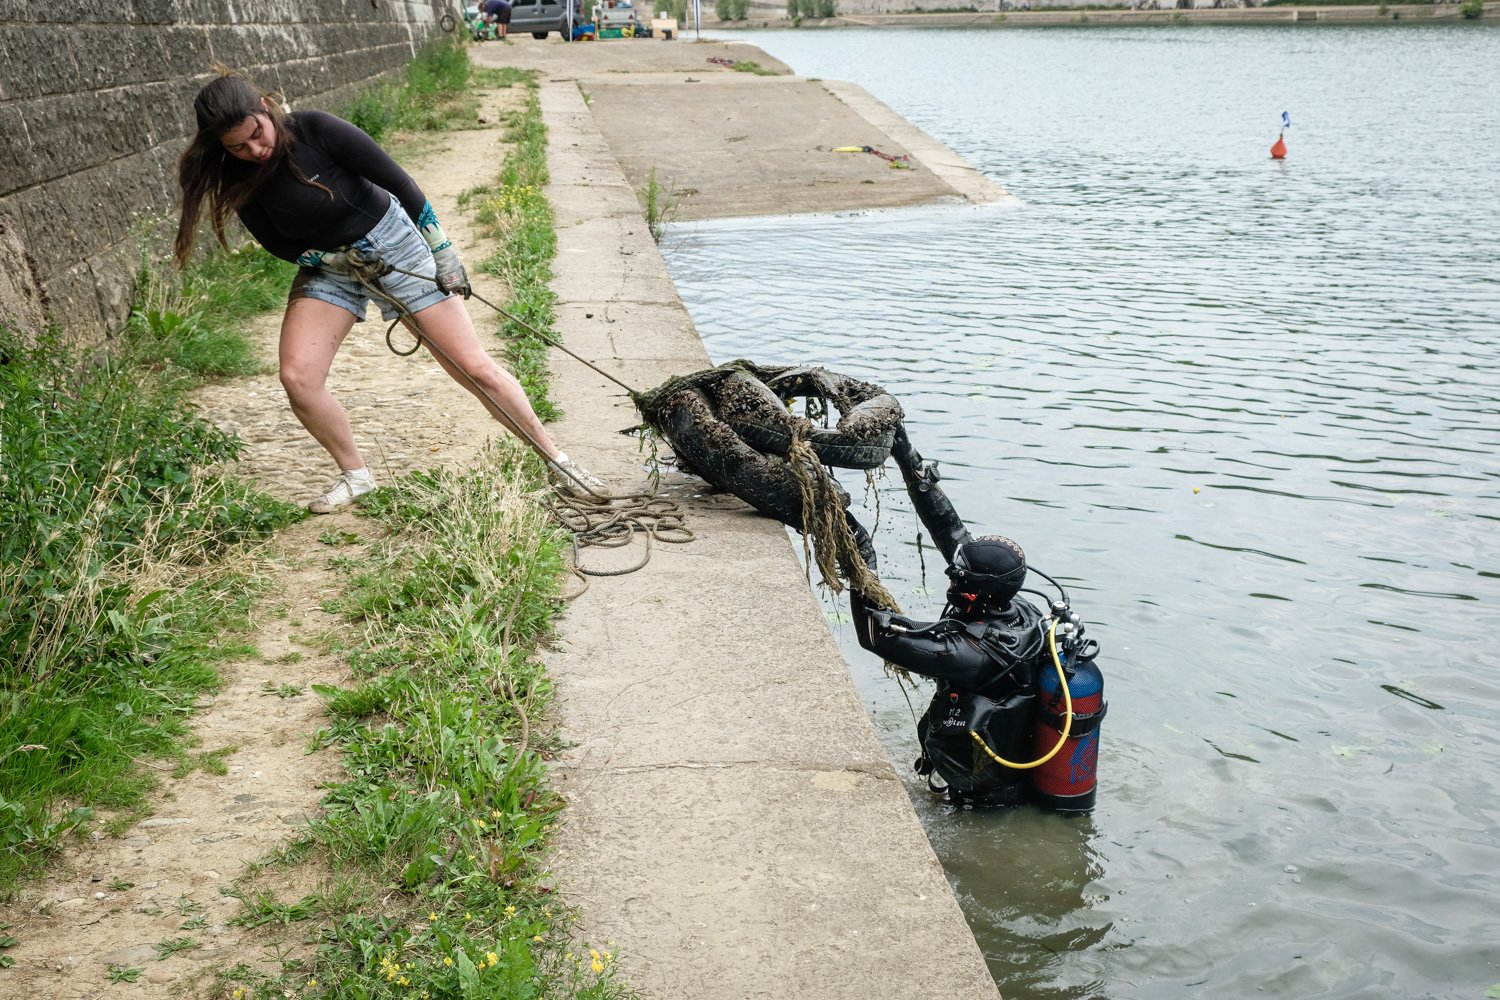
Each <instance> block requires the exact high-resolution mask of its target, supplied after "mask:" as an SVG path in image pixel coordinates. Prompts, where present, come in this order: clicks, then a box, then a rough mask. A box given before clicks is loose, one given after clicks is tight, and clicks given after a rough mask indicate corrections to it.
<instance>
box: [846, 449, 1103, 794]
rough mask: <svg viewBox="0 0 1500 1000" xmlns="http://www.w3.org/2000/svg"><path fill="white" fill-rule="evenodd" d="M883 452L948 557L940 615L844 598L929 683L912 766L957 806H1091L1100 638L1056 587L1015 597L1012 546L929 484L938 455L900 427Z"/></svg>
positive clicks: (867, 643)
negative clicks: (917, 615)
mask: <svg viewBox="0 0 1500 1000" xmlns="http://www.w3.org/2000/svg"><path fill="white" fill-rule="evenodd" d="M891 452H892V456H893V457H894V458H895V459H896V464H897V465H898V466H899V467H900V469H901V474H902V478H903V479H905V481H906V488H907V492H908V493H909V494H910V495H911V498H912V503H913V506H914V507H915V508H916V510H917V515H918V517H919V518H920V519H921V521H922V524H923V525H924V526H925V527H926V529H927V531H928V534H929V535H930V536H931V537H932V540H933V542H934V543H935V544H936V545H937V546H938V548H939V549H940V550H941V551H942V553H943V556H944V558H945V559H946V560H947V562H948V567H947V570H946V572H947V575H948V579H949V587H948V594H947V605H946V606H945V607H944V609H943V613H942V617H941V618H939V619H938V620H937V621H934V622H919V621H914V620H912V619H910V618H906V617H903V616H902V615H898V614H895V613H894V612H892V611H890V610H888V609H884V608H880V607H876V606H875V605H873V604H872V603H871V602H870V601H869V600H868V599H867V598H866V597H864V595H862V594H860V593H859V592H858V591H857V590H855V589H853V588H851V589H850V592H849V593H850V598H849V603H850V608H851V610H852V611H853V614H854V627H855V630H856V632H857V633H858V636H859V642H860V645H861V646H863V647H864V648H866V649H868V650H870V651H871V652H873V653H876V654H877V655H879V656H881V657H883V658H885V659H886V660H887V661H889V662H890V663H893V664H895V665H896V666H899V667H901V668H903V669H905V670H907V671H910V672H911V673H915V674H921V675H922V676H924V677H929V678H932V679H933V680H935V681H936V682H937V690H936V692H935V693H934V695H933V698H932V702H931V704H930V705H929V706H928V708H927V712H926V713H925V714H924V715H923V716H922V719H921V721H920V722H919V723H918V724H917V737H918V740H919V741H920V743H921V746H922V756H921V757H919V758H918V760H917V762H916V769H917V771H918V773H920V774H923V775H925V776H927V782H928V787H929V788H931V789H933V790H934V791H946V792H947V795H948V797H949V799H950V800H951V801H953V802H954V803H956V804H959V805H965V806H1014V805H1019V804H1021V803H1022V802H1026V801H1039V802H1040V803H1041V804H1043V805H1044V806H1046V807H1048V808H1051V809H1053V810H1054V811H1057V812H1060V813H1066V814H1081V813H1087V812H1089V811H1091V810H1092V809H1093V805H1094V794H1095V766H1096V763H1097V758H1098V746H1099V742H1098V741H1099V722H1100V720H1101V719H1102V718H1103V716H1104V704H1103V680H1102V677H1101V676H1100V675H1099V671H1098V668H1097V667H1096V666H1095V665H1094V663H1093V655H1094V653H1095V652H1096V651H1097V648H1098V647H1097V645H1096V644H1095V643H1093V642H1092V641H1088V642H1084V641H1083V640H1082V624H1081V622H1079V620H1078V618H1077V616H1076V615H1073V614H1072V613H1071V612H1070V611H1069V609H1068V605H1067V599H1066V595H1065V594H1064V596H1063V599H1062V600H1060V601H1058V602H1056V603H1054V604H1053V605H1052V606H1051V608H1050V613H1046V614H1044V613H1043V612H1041V611H1039V610H1038V609H1037V608H1036V607H1034V606H1033V605H1032V604H1030V603H1029V602H1028V601H1026V600H1025V599H1024V598H1022V597H1020V596H1019V594H1020V590H1021V588H1022V586H1023V585H1024V583H1025V581H1026V575H1027V566H1026V555H1025V553H1024V552H1022V550H1021V547H1020V545H1018V544H1016V543H1015V542H1014V541H1012V540H1011V539H1009V538H1005V537H1003V536H1000V535H981V536H974V535H971V534H970V533H969V530H968V529H967V528H966V527H965V526H964V524H963V521H962V519H961V518H960V517H959V516H958V512H957V511H955V510H954V509H953V505H952V504H951V503H950V502H949V501H948V498H947V496H946V495H944V493H943V491H942V490H941V489H939V488H938V486H937V482H938V475H937V469H936V466H935V464H934V463H931V462H924V461H922V459H921V456H919V455H918V454H917V453H916V451H915V449H913V448H912V446H911V444H910V442H909V441H908V440H907V438H906V434H905V431H904V430H902V431H898V433H897V437H896V442H895V445H894V446H893V447H892V449H891ZM1043 575H1044V574H1043ZM1049 579H1050V578H1049ZM1055 633H1057V634H1055ZM1059 643H1061V652H1060V653H1059V646H1058V644H1059ZM1054 656H1056V657H1057V658H1056V660H1055V661H1054ZM1054 664H1055V667H1056V670H1057V674H1056V675H1054V674H1053V673H1052V670H1053V668H1054ZM1064 676H1066V678H1067V680H1066V683H1060V681H1061V680H1062V678H1063V677H1064ZM1070 688H1071V690H1070ZM938 779H941V781H942V784H938Z"/></svg>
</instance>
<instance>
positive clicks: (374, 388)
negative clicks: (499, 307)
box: [0, 90, 524, 1000]
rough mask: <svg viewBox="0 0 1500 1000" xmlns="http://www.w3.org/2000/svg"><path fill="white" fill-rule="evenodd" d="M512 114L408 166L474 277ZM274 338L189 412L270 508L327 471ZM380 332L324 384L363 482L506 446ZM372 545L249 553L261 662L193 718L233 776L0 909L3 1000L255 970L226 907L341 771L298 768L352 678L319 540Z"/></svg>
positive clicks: (494, 96)
mask: <svg viewBox="0 0 1500 1000" xmlns="http://www.w3.org/2000/svg"><path fill="white" fill-rule="evenodd" d="M523 99H524V95H523V94H522V93H521V92H520V91H517V90H502V91H496V92H493V93H487V94H485V95H484V101H483V108H484V110H483V112H482V115H483V118H484V119H485V121H486V122H487V127H482V128H480V129H476V130H472V131H462V132H452V133H445V134H443V135H441V136H438V137H436V138H433V137H424V138H422V139H421V140H420V141H419V145H414V146H413V148H412V150H411V154H410V155H409V156H407V157H406V165H407V166H408V168H409V169H410V171H411V172H412V174H413V176H414V177H416V179H417V181H418V183H419V184H421V185H422V188H423V190H424V192H425V193H426V194H427V196H428V198H429V199H431V201H432V203H433V206H434V207H435V208H436V209H437V212H438V217H439V218H440V219H442V220H443V224H444V228H445V229H447V231H448V233H449V235H450V236H452V237H453V239H454V241H455V242H456V243H457V244H458V245H459V246H460V247H462V248H463V251H464V257H465V259H466V260H467V261H470V262H477V261H478V260H480V259H482V258H483V257H484V256H486V255H487V254H488V253H489V252H490V248H489V247H488V246H485V245H484V244H483V243H482V242H481V241H479V240H478V239H476V238H475V236H474V234H473V232H472V229H471V225H470V220H469V219H468V218H467V217H466V215H465V214H463V213H461V212H460V211H459V210H458V208H457V202H456V199H457V196H458V195H459V193H460V192H461V191H463V190H465V189H467V188H471V187H473V186H475V185H476V184H478V183H481V182H483V181H486V180H488V179H490V178H493V177H494V175H495V172H496V168H497V166H498V164H499V163H500V161H501V159H502V158H503V156H504V146H503V144H502V143H501V140H500V136H501V134H502V132H501V129H500V127H499V124H498V122H499V116H500V115H501V114H502V113H503V112H504V111H505V110H506V109H508V108H512V107H519V106H520V105H521V103H522V101H523ZM471 277H472V279H473V280H474V284H475V290H476V291H478V292H479V293H480V294H481V295H483V296H484V297H485V298H487V299H490V300H491V301H495V302H503V301H505V298H506V295H507V290H506V289H505V288H504V287H502V286H500V285H499V283H498V282H497V281H496V280H495V279H493V278H490V277H489V276H487V275H483V274H471ZM470 313H471V315H472V316H473V318H474V320H475V323H476V325H477V326H478V328H479V330H480V335H481V338H485V339H486V342H487V343H493V344H495V345H496V346H495V348H494V349H493V353H494V354H495V355H496V356H497V357H498V356H500V354H501V351H500V348H499V344H498V341H495V340H494V339H493V338H492V336H491V334H490V331H492V330H493V329H494V327H495V323H494V320H493V314H491V313H489V311H488V309H487V308H486V307H485V306H483V305H481V304H480V303H478V302H477V301H474V300H470ZM279 324H280V314H279V313H277V314H270V315H267V316H263V317H261V318H260V320H259V321H257V322H256V324H255V326H254V329H253V338H254V341H255V343H256V345H257V347H258V349H259V351H260V353H261V356H262V357H263V358H264V359H265V361H266V364H267V374H265V375H260V376H255V377H252V378H246V379H239V380H235V381H233V382H229V383H225V384H223V385H219V386H215V387H213V388H211V389H209V390H207V391H205V392H203V393H202V394H201V395H200V397H199V399H198V404H199V407H200V409H201V411H202V412H203V413H204V415H206V416H207V417H209V418H210V419H212V420H214V421H215V422H217V423H219V424H220V425H222V426H224V427H226V428H229V429H232V430H234V431H235V432H236V433H238V434H239V435H240V436H241V437H242V438H243V439H244V440H245V448H244V452H243V456H242V459H241V463H240V465H241V468H240V469H239V472H240V473H241V474H243V475H245V476H247V477H248V478H250V479H253V480H254V481H256V482H257V483H258V484H259V485H260V486H261V487H262V488H263V489H265V490H266V491H267V492H269V493H272V494H273V495H276V496H279V497H281V498H283V499H286V500H293V501H297V502H303V501H306V500H308V499H310V498H312V497H313V496H316V495H317V494H319V493H321V492H323V491H324V489H325V488H326V485H327V483H328V482H329V480H330V479H331V478H332V477H333V476H334V475H335V474H336V473H337V469H336V468H335V466H334V463H333V462H332V460H331V459H329V458H328V456H327V454H326V453H324V452H323V450H322V449H321V448H320V447H319V446H318V445H317V443H316V442H315V441H313V440H312V438H311V437H309V436H308V435H307V433H306V432H305V431H304V430H303V429H302V427H301V425H300V424H298V423H297V420H296V418H295V417H293V416H292V413H291V410H290V409H289V407H288V405H287V401H286V394H285V392H284V391H283V390H282V389H281V386H280V384H279V382H278V380H277V378H276V375H275V371H274V364H275V357H276V339H277V334H278V330H279ZM385 329H386V324H385V323H384V322H382V321H381V320H380V316H379V313H378V311H376V310H374V309H371V310H370V313H369V315H368V318H367V319H366V320H365V321H364V322H362V323H357V324H355V328H354V331H353V332H352V333H351V334H350V337H349V340H348V341H346V343H345V345H344V347H343V349H342V351H341V352H340V353H339V356H338V358H337V360H336V362H335V365H334V370H333V373H332V377H331V379H330V386H331V388H332V389H333V391H334V393H335V394H336V395H337V396H338V397H339V398H340V400H341V401H342V402H343V403H344V406H345V408H346V409H347V410H348V411H349V415H350V419H351V420H352V422H353V424H354V429H355V434H356V437H357V439H358V441H359V444H360V447H361V449H362V450H363V451H364V453H365V456H366V459H367V461H368V462H369V463H370V466H371V468H373V469H374V470H375V472H376V476H377V478H387V479H388V478H391V477H394V476H395V475H397V474H399V473H401V472H405V471H408V470H412V469H419V468H432V467H433V466H437V465H447V466H455V467H457V466H462V465H464V464H466V463H467V462H468V461H469V460H470V459H472V457H473V456H474V454H475V453H476V452H477V451H478V450H479V449H480V448H482V447H483V445H484V442H485V441H486V440H487V439H488V438H490V437H493V436H498V435H499V434H502V433H503V431H501V430H500V429H499V427H498V425H497V424H496V423H495V422H494V421H492V420H491V419H490V417H489V416H488V414H486V413H485V412H484V411H483V409H481V407H480V405H479V404H478V402H477V401H476V400H475V399H474V398H473V397H472V396H470V395H469V394H468V393H467V392H465V391H464V390H463V389H461V388H460V387H459V386H458V385H457V384H455V383H454V382H453V381H452V380H451V379H450V378H449V377H448V376H447V375H446V374H445V373H443V371H442V370H441V369H439V368H438V366H437V365H436V364H435V363H434V362H433V361H432V359H431V357H430V356H428V355H427V354H426V352H420V353H418V354H415V355H412V356H411V357H406V358H401V357H397V356H395V355H393V354H392V353H391V352H390V351H389V350H388V349H387V347H386V344H385ZM395 336H396V337H397V338H399V339H397V346H399V347H400V348H402V349H403V350H405V349H407V348H408V347H409V346H410V341H409V340H408V339H407V338H406V337H404V336H403V334H402V331H401V330H399V329H398V330H397V332H396V335H395ZM369 531H370V527H369V525H368V522H363V521H361V520H360V519H359V518H358V517H356V516H355V515H354V514H351V513H340V514H334V515H329V516H326V517H317V518H312V519H309V520H307V521H305V522H303V523H301V524H298V525H294V526H293V527H291V528H289V529H287V530H285V531H283V532H281V533H280V534H279V535H278V536H277V537H276V539H275V540H274V541H273V542H272V543H271V544H270V546H269V547H268V549H266V550H265V551H263V552H262V553H260V557H261V558H262V559H263V565H262V566H261V567H260V569H259V572H260V573H261V574H262V575H263V576H268V577H269V578H270V579H271V582H272V588H271V592H270V594H269V596H268V597H267V599H266V601H265V603H264V604H263V605H262V607H261V609H260V612H259V613H258V615H257V619H256V626H255V627H256V631H255V633H254V634H253V635H252V636H251V637H250V640H251V642H252V643H253V644H254V646H255V647H256V648H257V649H258V650H259V651H260V656H259V657H256V658H253V659H246V660H241V661H238V662H233V663H230V664H227V665H226V666H225V667H224V669H223V675H224V686H223V689H222V690H221V691H220V692H219V693H218V694H217V696H215V697H213V698H211V699H207V700H206V701H205V703H204V705H203V706H202V712H201V714H200V715H199V716H198V717H197V718H196V720H195V729H196V732H197V735H198V739H199V740H200V741H201V745H200V747H199V748H198V752H212V751H216V750H222V749H224V748H233V749H232V752H230V753H229V754H228V755H227V757H225V762H226V764H227V765H228V773H227V774H224V775H216V774H212V773H209V772H208V771H205V770H201V769H200V770H197V771H194V772H193V773H192V774H190V775H188V776H187V777H185V778H181V779H175V778H173V777H172V776H171V775H169V774H166V773H163V774H162V776H161V787H160V791H159V793H158V794H157V795H156V797H155V802H154V805H153V809H154V814H153V815H152V816H151V817H150V818H149V819H146V820H144V821H142V822H139V823H137V824H135V825H134V826H132V827H131V828H130V829H128V830H127V831H126V832H125V834H124V836H122V837H120V838H118V839H116V838H113V837H109V836H106V835H104V834H103V833H102V832H95V833H94V834H93V835H92V836H91V837H90V838H89V840H88V842H87V846H86V847H84V848H83V849H82V850H79V851H77V852H72V853H68V854H66V855H64V856H63V858H62V859H61V861H60V863H59V864H58V865H57V866H56V867H55V868H54V869H53V871H52V874H51V875H50V876H49V877H48V879H47V880H46V881H45V882H44V883H42V884H41V885H39V886H36V887H34V888H32V889H30V890H28V891H26V892H25V893H24V894H23V895H22V897H21V898H20V899H18V900H17V901H15V902H14V903H12V904H10V905H8V906H5V907H4V908H0V924H3V923H9V924H10V925H11V928H10V930H9V931H8V932H7V933H9V934H11V935H13V936H15V937H16V938H18V939H19V941H20V943H19V944H17V945H16V946H15V947H13V948H11V949H9V950H8V951H7V954H8V955H10V956H11V957H12V958H14V959H15V961H16V965H15V967H14V968H12V969H10V970H8V971H0V995H3V996H5V997H21V996H26V997H30V998H32V1000H52V998H57V1000H63V998H67V1000H83V998H93V997H98V996H104V995H107V996H110V997H165V996H168V995H169V992H168V991H169V987H170V988H172V989H180V988H181V987H182V986H183V985H184V983H186V982H187V981H189V980H191V979H192V978H193V977H195V976H198V975H201V974H204V973H211V972H213V971H214V970H216V969H219V968H227V967H229V966H232V965H234V964H235V963H237V962H241V961H247V962H254V961H256V960H257V959H264V957H265V956H261V955H260V954H259V953H258V951H257V949H256V947H255V945H254V935H253V932H247V931H245V930H243V929H241V928H238V927H232V926H230V925H229V924H228V920H229V919H230V918H231V917H233V916H234V914H235V913H236V911H237V908H238V906H239V904H238V902H237V901H236V900H234V899H231V898H228V897H225V896H222V895H221V894H220V889H221V888H224V887H227V886H228V885H229V884H230V883H231V881H232V880H233V879H234V878H235V877H236V876H237V875H239V874H240V872H241V871H242V868H243V866H244V865H245V864H246V863H247V862H251V861H254V860H256V859H259V858H262V857H264V856H265V855H266V854H268V853H269V852H270V851H272V850H273V849H274V848H276V847H277V846H279V845H281V844H283V843H285V842H286V841H287V840H288V839H289V838H290V837H291V836H292V835H293V834H294V832H295V831H296V829H297V827H298V826H299V825H301V824H302V823H303V822H304V821H305V818H306V817H307V816H308V815H310V814H313V813H315V812H316V810H317V806H318V802H319V800H320V799H321V798H322V794H323V793H322V791H321V789H320V787H319V783H320V782H323V781H326V780H327V779H328V776H329V775H330V774H331V773H334V772H336V770H337V769H338V767H339V762H338V758H337V756H336V754H334V753H332V752H327V751H325V752H318V753H309V752H308V750H309V745H310V742H311V737H312V735H313V734H314V733H315V732H316V731H317V729H318V728H319V727H320V726H322V725H323V724H324V723H325V722H326V716H325V715H324V713H323V710H322V702H321V701H320V700H319V699H318V698H317V697H316V696H314V695H313V694H312V693H311V690H310V688H311V685H313V684H319V683H327V684H333V683H345V682H347V681H348V680H349V675H348V672H347V670H346V669H345V668H344V667H343V666H342V665H341V664H340V663H338V662H336V661H334V660H333V659H331V658H329V657H326V656H324V655H323V654H321V653H319V652H318V651H317V649H316V647H315V642H314V640H315V639H316V637H318V636H319V635H321V634H324V633H326V632H328V631H330V630H332V629H335V628H336V627H337V622H336V621H335V620H334V619H333V617H332V616H330V615H328V614H327V613H326V612H324V611H323V610H322V608H321V604H322V602H323V601H324V600H325V599H326V598H328V597H330V596H332V595H334V594H335V593H337V592H338V590H339V588H340V577H339V576H338V575H337V574H335V573H334V572H333V571H332V570H330V568H329V561H330V560H331V559H332V558H333V557H334V556H336V555H338V554H339V553H340V551H341V549H340V548H339V547H338V546H335V545H329V544H325V543H324V542H321V541H320V537H323V536H325V535H330V536H332V535H341V534H343V533H356V534H358V533H360V532H365V533H368V532H369ZM345 551H346V550H345ZM284 686H285V687H284ZM294 689H295V690H296V691H297V692H299V693H297V694H292V693H291V692H292V690H294ZM148 766H149V764H148ZM102 825H103V824H102V820H101V823H100V826H102ZM299 895H300V892H293V893H292V894H291V896H290V898H292V899H296V898H298V896H299ZM181 938H192V939H193V940H195V941H196V942H198V943H199V945H200V947H198V948H194V949H191V950H183V951H180V952H177V953H176V954H173V955H171V956H170V957H168V958H166V959H164V960H157V955H158V949H157V945H158V943H161V942H166V941H170V940H174V939H181ZM112 965H114V966H120V967H123V968H135V969H141V970H143V971H142V972H141V974H140V976H139V978H138V980H137V981H136V982H135V983H115V984H112V983H111V982H110V975H109V968H110V966H112Z"/></svg>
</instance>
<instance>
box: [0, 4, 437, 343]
mask: <svg viewBox="0 0 1500 1000" xmlns="http://www.w3.org/2000/svg"><path fill="white" fill-rule="evenodd" d="M457 6H458V5H457V4H450V3H447V2H444V0H0V269H3V276H0V324H3V325H7V326H10V327H12V328H18V329H22V330H28V331H29V330H34V329H35V328H36V324H37V317H38V315H39V314H40V313H42V312H45V315H46V316H47V317H48V318H49V319H51V320H52V321H54V322H56V323H58V324H59V325H60V326H61V327H62V328H63V329H64V330H65V331H66V332H67V333H68V335H70V336H72V337H76V338H80V339H95V338H98V337H100V336H102V335H104V334H107V333H108V332H109V331H111V330H115V329H118V328H119V327H120V325H121V324H122V323H123V322H124V320H125V319H126V318H127V316H128V314H129V309H130V303H131V300H132V298H133V295H134V278H135V275H136V274H137V272H138V270H139V267H140V263H141V253H142V249H143V247H147V246H149V247H151V248H152V249H153V250H154V251H155V252H156V253H162V252H164V250H165V241H164V239H163V237H164V235H165V234H167V233H169V232H172V231H175V228H176V214H177V206H178V198H177V158H178V156H179V155H180V154H181V153H182V150H183V149H184V148H185V147H186V145H187V141H188V139H189V138H190V137H191V135H192V132H193V129H194V125H193V112H192V100H193V95H194V94H196V93H197V91H198V88H199V87H201V86H202V85H203V84H204V83H205V82H206V81H207V80H208V79H210V77H211V76H212V67H213V64H214V63H215V62H220V63H223V64H224V65H226V66H229V67H230V68H232V69H234V70H236V71H238V72H240V73H243V74H244V75H245V76H246V77H248V78H249V79H250V80H252V81H253V82H255V83H256V84H258V85H259V86H261V87H263V88H264V89H266V90H279V91H281V92H282V93H283V94H285V95H286V97H287V99H288V100H290V101H292V102H294V103H295V105H296V106H297V107H302V108H306V107H323V108H335V107H338V106H340V105H342V104H344V103H345V102H347V101H348V100H349V99H351V98H352V97H354V96H355V95H356V94H358V93H359V92H360V91H361V90H362V89H364V88H365V87H368V86H369V85H371V84H372V83H374V82H376V81H377V80H379V79H380V78H383V77H388V76H390V75H392V74H395V73H397V72H399V71H400V70H401V69H403V68H404V67H405V66H406V64H407V62H408V61H410V59H411V58H412V56H413V55H415V54H416V53H417V52H418V51H419V50H420V49H421V48H422V46H423V45H424V44H426V42H427V41H428V40H429V39H431V38H433V37H434V36H436V35H438V34H440V33H441V30H442V29H441V27H440V26H439V20H440V18H441V17H442V16H443V14H444V13H447V12H449V11H453V10H457Z"/></svg>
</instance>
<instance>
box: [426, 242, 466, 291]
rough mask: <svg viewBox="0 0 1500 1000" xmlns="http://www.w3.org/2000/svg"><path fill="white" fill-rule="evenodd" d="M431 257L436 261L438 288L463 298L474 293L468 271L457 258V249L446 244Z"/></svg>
mask: <svg viewBox="0 0 1500 1000" xmlns="http://www.w3.org/2000/svg"><path fill="white" fill-rule="evenodd" d="M432 259H433V260H434V261H436V262H437V285H438V287H439V288H441V289H442V290H443V291H445V292H448V293H449V294H450V295H452V294H457V295H462V296H463V297H464V298H468V297H469V296H470V295H473V294H474V289H473V286H471V285H470V284H469V273H468V272H467V271H465V270H464V262H463V261H461V260H459V259H458V251H456V250H454V249H453V247H452V246H446V247H443V249H441V250H438V251H435V252H434V253H433V255H432Z"/></svg>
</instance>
